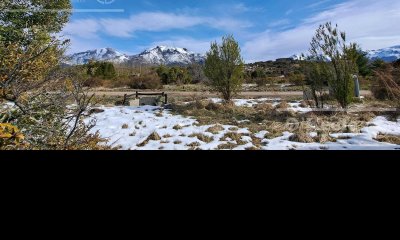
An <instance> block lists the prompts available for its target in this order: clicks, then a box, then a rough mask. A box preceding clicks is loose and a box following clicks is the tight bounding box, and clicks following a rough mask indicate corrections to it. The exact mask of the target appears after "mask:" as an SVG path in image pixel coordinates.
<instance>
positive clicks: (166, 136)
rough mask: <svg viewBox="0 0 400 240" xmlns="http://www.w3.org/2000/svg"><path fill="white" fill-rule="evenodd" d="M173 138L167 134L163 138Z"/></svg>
mask: <svg viewBox="0 0 400 240" xmlns="http://www.w3.org/2000/svg"><path fill="white" fill-rule="evenodd" d="M171 137H172V136H171V135H170V134H165V135H164V136H163V138H171Z"/></svg>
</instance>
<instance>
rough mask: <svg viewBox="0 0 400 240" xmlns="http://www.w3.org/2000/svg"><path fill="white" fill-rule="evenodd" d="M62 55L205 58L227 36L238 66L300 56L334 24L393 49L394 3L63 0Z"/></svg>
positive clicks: (396, 41) (396, 30) (398, 8)
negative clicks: (171, 52)
mask: <svg viewBox="0 0 400 240" xmlns="http://www.w3.org/2000/svg"><path fill="white" fill-rule="evenodd" d="M71 1H72V3H73V6H74V9H75V12H74V13H73V15H72V17H71V20H70V22H69V23H68V24H67V25H66V26H65V28H64V30H63V35H65V36H66V37H68V38H70V39H71V46H70V49H69V52H70V53H72V52H79V51H85V50H89V49H95V48H101V47H112V48H115V49H117V50H119V51H121V52H124V53H128V54H136V53H139V52H141V51H143V50H145V49H147V48H149V47H153V46H156V45H171V46H175V47H185V48H188V49H189V50H191V51H194V52H199V53H205V52H206V51H207V50H208V49H209V46H210V42H211V41H215V40H216V41H219V40H220V39H221V37H222V36H223V35H226V34H233V35H234V37H235V38H236V39H237V40H238V41H239V43H240V46H241V49H242V54H243V57H244V59H245V61H246V62H253V61H260V60H271V59H276V58H279V57H288V56H291V55H293V54H298V53H302V52H306V51H307V49H308V43H309V42H310V40H311V37H312V35H313V33H314V31H315V29H316V28H317V26H318V25H319V24H321V23H324V22H326V21H332V22H333V23H338V24H339V28H340V29H341V30H344V31H346V32H347V33H348V37H349V40H350V41H355V42H358V43H359V44H361V46H362V47H363V48H364V49H377V48H383V47H388V46H394V45H400V24H398V23H400V1H399V0H379V1H377V0H247V1H246V0H71Z"/></svg>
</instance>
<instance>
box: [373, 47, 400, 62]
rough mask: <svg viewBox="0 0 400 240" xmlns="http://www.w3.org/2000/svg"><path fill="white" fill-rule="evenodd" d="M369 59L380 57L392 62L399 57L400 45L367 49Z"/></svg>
mask: <svg viewBox="0 0 400 240" xmlns="http://www.w3.org/2000/svg"><path fill="white" fill-rule="evenodd" d="M367 53H368V55H367V56H368V58H370V59H371V60H376V59H382V60H384V61H386V62H393V61H396V60H397V59H400V45H397V46H393V47H388V48H382V49H378V50H370V51H367Z"/></svg>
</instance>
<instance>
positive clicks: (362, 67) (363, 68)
mask: <svg viewBox="0 0 400 240" xmlns="http://www.w3.org/2000/svg"><path fill="white" fill-rule="evenodd" d="M346 54H347V55H348V56H349V58H350V59H352V60H353V61H354V62H355V63H356V65H357V69H358V73H359V74H360V75H361V76H363V77H366V76H370V75H371V74H372V71H371V68H370V66H369V59H368V57H367V54H368V53H367V52H364V51H363V50H362V49H361V47H360V46H359V45H358V44H356V43H354V44H350V47H349V48H348V49H347V52H346Z"/></svg>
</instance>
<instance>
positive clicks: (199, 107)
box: [87, 98, 400, 150]
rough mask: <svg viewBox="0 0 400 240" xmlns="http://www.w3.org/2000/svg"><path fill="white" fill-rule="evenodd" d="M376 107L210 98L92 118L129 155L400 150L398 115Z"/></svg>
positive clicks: (115, 110) (114, 110) (112, 110)
mask: <svg viewBox="0 0 400 240" xmlns="http://www.w3.org/2000/svg"><path fill="white" fill-rule="evenodd" d="M374 104H375V103H368V104H358V105H357V104H355V105H353V106H352V107H351V108H350V109H349V111H348V112H347V113H343V112H341V111H335V109H330V111H326V112H315V111H313V110H314V109H312V108H310V107H309V106H307V105H305V104H304V102H300V101H290V102H286V101H282V100H280V99H273V98H264V99H235V100H234V101H233V104H232V103H231V104H223V103H222V101H221V100H220V99H217V98H210V99H204V100H195V101H189V102H178V103H175V104H173V106H172V109H164V108H161V107H150V106H144V107H103V106H102V107H99V108H98V110H99V111H98V112H99V113H97V114H94V115H92V116H91V118H90V119H96V121H97V124H96V127H95V128H94V129H92V131H93V132H96V131H99V133H100V135H101V136H102V137H104V138H107V139H108V140H109V142H108V144H111V145H112V146H113V147H117V148H120V149H125V150H217V149H218V150H227V149H233V150H375V149H380V150H384V149H386V150H398V149H400V146H399V145H398V144H399V140H400V120H399V119H398V118H397V117H398V115H397V113H398V112H396V111H395V110H393V109H392V110H390V109H389V108H388V107H390V106H389V105H384V104H381V105H380V106H377V105H376V104H375V105H374ZM374 107H375V108H374ZM378 107H381V108H378ZM368 109H369V110H368ZM371 109H372V110H373V109H375V110H374V111H372V110H371ZM380 109H381V110H380ZM385 109H386V110H385ZM87 121H89V119H87Z"/></svg>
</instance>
